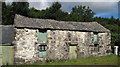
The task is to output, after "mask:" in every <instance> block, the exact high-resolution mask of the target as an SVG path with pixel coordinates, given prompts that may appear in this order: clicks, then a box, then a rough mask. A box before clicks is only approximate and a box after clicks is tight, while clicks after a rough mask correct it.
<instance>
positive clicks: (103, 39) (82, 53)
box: [14, 28, 111, 64]
mask: <svg viewBox="0 0 120 67" xmlns="http://www.w3.org/2000/svg"><path fill="white" fill-rule="evenodd" d="M15 31H16V35H15V41H14V44H15V63H16V64H23V63H33V62H37V61H43V58H40V57H39V56H38V49H37V47H38V45H39V44H38V32H39V31H38V29H27V28H24V29H19V28H15ZM93 36H94V33H93V32H80V31H65V30H47V43H46V44H47V50H46V57H45V60H48V61H50V60H55V61H58V60H67V59H69V46H70V44H77V49H76V50H77V58H81V57H94V56H106V55H110V54H111V45H110V42H111V37H110V36H111V35H110V33H98V36H99V41H98V45H97V46H95V44H94V42H93Z"/></svg>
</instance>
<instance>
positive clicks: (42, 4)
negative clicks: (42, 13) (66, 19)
mask: <svg viewBox="0 0 120 67" xmlns="http://www.w3.org/2000/svg"><path fill="white" fill-rule="evenodd" d="M51 5H52V3H51V2H49V3H48V2H44V0H43V2H29V6H30V7H34V8H36V9H38V10H42V9H46V8H48V7H50V6H51Z"/></svg>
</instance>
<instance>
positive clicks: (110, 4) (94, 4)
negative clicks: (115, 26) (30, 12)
mask: <svg viewBox="0 0 120 67" xmlns="http://www.w3.org/2000/svg"><path fill="white" fill-rule="evenodd" d="M7 1H13V0H7ZM55 1H58V2H60V3H61V4H62V8H61V9H62V10H63V11H67V12H71V9H72V8H73V7H74V6H75V5H85V6H89V7H90V9H92V10H93V11H94V12H95V13H96V16H105V15H106V16H108V15H113V16H116V17H117V15H118V5H117V2H118V1H119V0H28V2H29V3H30V4H29V5H30V7H35V8H36V9H38V10H42V9H46V8H47V7H50V6H51V5H52V3H53V2H55ZM105 13H106V14H105Z"/></svg>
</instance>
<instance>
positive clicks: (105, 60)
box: [31, 55, 120, 65]
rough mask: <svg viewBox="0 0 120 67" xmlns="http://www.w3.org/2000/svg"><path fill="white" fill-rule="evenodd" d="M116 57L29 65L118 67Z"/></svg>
mask: <svg viewBox="0 0 120 67" xmlns="http://www.w3.org/2000/svg"><path fill="white" fill-rule="evenodd" d="M118 59H120V57H119V58H118V56H116V55H110V56H105V57H94V58H79V59H73V60H68V61H57V62H46V63H41V62H39V63H34V64H31V65H118V63H120V62H118Z"/></svg>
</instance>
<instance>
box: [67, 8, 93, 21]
mask: <svg viewBox="0 0 120 67" xmlns="http://www.w3.org/2000/svg"><path fill="white" fill-rule="evenodd" d="M94 14H95V13H94V12H93V11H92V10H91V9H90V8H89V7H86V6H75V7H74V8H72V11H71V14H70V16H69V18H72V19H71V20H73V21H83V22H86V21H87V22H89V21H92V17H93V16H94Z"/></svg>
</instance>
